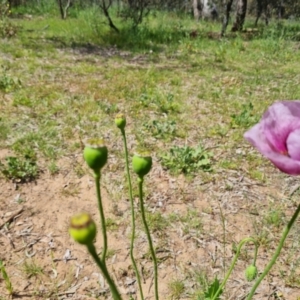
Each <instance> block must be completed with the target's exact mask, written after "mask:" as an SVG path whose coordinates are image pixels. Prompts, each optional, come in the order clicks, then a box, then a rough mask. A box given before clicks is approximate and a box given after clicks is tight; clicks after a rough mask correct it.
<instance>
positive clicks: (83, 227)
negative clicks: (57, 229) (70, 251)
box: [69, 213, 97, 245]
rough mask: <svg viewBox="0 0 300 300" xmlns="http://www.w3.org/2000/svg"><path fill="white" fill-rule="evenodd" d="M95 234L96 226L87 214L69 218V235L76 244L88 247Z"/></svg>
mask: <svg viewBox="0 0 300 300" xmlns="http://www.w3.org/2000/svg"><path fill="white" fill-rule="evenodd" d="M96 232H97V230H96V224H95V222H94V221H93V219H92V218H91V216H90V215H89V214H87V213H81V214H78V215H75V216H73V217H72V218H71V222H70V228H69V233H70V235H71V237H72V238H73V239H74V240H75V241H76V242H77V243H79V244H82V245H90V244H91V243H93V240H94V239H95V237H96Z"/></svg>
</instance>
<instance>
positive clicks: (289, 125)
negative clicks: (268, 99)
mask: <svg viewBox="0 0 300 300" xmlns="http://www.w3.org/2000/svg"><path fill="white" fill-rule="evenodd" d="M244 137H245V139H247V140H248V141H249V142H250V143H251V144H252V145H253V146H254V147H256V148H257V149H258V150H259V151H260V152H261V153H262V154H263V155H264V156H266V157H267V158H268V159H269V160H270V161H271V162H272V163H273V164H274V165H275V166H276V167H277V168H278V169H279V170H281V171H282V172H285V173H287V174H290V175H300V101H280V102H275V103H274V104H273V105H271V106H270V107H269V108H268V110H267V111H266V112H265V113H264V115H263V117H262V119H261V120H260V122H259V123H258V124H256V125H255V126H253V127H252V128H251V129H250V130H249V131H247V132H246V133H245V134H244Z"/></svg>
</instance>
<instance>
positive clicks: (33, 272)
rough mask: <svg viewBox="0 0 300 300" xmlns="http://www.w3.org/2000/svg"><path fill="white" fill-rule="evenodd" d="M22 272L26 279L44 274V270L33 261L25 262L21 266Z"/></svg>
mask: <svg viewBox="0 0 300 300" xmlns="http://www.w3.org/2000/svg"><path fill="white" fill-rule="evenodd" d="M23 272H24V273H25V274H26V275H27V276H28V277H32V276H33V277H36V276H38V275H41V274H43V273H44V269H43V268H42V267H40V266H39V265H37V264H36V262H34V261H30V262H29V261H25V263H24V265H23Z"/></svg>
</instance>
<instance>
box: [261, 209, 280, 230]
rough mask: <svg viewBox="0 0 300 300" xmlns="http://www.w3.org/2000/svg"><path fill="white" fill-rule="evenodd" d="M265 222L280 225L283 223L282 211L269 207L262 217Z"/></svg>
mask: <svg viewBox="0 0 300 300" xmlns="http://www.w3.org/2000/svg"><path fill="white" fill-rule="evenodd" d="M264 219H265V222H266V224H268V225H272V226H275V227H277V228H278V227H280V226H281V225H282V224H283V219H284V213H283V211H281V210H280V209H271V210H270V211H269V212H268V213H267V215H266V216H265V217H264Z"/></svg>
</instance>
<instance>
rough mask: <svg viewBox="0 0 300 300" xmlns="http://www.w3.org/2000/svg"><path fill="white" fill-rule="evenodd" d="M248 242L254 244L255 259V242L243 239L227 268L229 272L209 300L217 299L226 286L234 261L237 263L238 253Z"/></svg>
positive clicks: (251, 239)
mask: <svg viewBox="0 0 300 300" xmlns="http://www.w3.org/2000/svg"><path fill="white" fill-rule="evenodd" d="M248 242H253V243H254V244H255V247H256V248H255V257H256V255H257V249H258V247H257V246H256V241H255V240H254V239H253V238H245V239H243V240H242V241H241V242H240V243H239V245H238V247H237V250H236V254H235V256H234V259H233V261H232V263H231V266H230V268H229V270H228V272H227V274H226V276H225V278H224V280H223V282H222V284H221V285H220V286H219V288H218V290H217V291H216V293H215V295H214V296H213V298H212V299H211V300H215V299H217V297H218V296H219V293H220V292H221V291H222V289H223V287H224V286H225V284H226V282H227V280H228V278H229V276H230V274H231V272H232V270H233V268H234V266H235V264H236V261H237V259H238V257H239V254H240V251H241V249H242V247H243V245H244V244H245V243H248Z"/></svg>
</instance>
